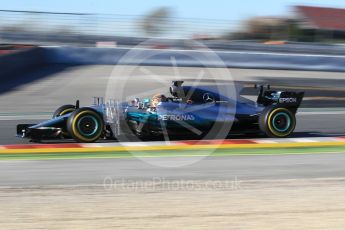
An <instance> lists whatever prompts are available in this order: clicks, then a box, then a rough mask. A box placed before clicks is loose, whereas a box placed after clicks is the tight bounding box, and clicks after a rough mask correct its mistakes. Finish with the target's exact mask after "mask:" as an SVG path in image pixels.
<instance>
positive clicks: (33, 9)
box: [0, 0, 345, 48]
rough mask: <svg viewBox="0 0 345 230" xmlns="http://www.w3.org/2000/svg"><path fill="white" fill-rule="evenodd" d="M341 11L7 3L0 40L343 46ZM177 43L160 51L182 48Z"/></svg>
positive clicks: (259, 5)
mask: <svg viewBox="0 0 345 230" xmlns="http://www.w3.org/2000/svg"><path fill="white" fill-rule="evenodd" d="M330 7H331V8H330ZM342 7H343V8H344V7H345V5H344V2H343V1H341V0H331V1H327V2H324V1H310V0H309V1H300V2H297V3H296V1H291V0H281V1H274V0H263V1H241V2H231V1H222V0H217V1H202V2H201V1H195V0H192V1H182V2H181V1H179V2H176V1H170V0H169V1H145V2H141V1H105V0H103V1H97V2H96V1H90V0H89V1H81V0H76V1H65V0H62V1H57V2H49V1H39V0H34V1H25V2H23V1H19V0H14V1H6V2H2V3H1V7H0V41H1V42H2V43H25V44H39V45H42V44H44V45H52V44H54V45H56V44H59V45H61V44H74V45H82V46H95V45H96V44H97V42H98V43H99V42H106V41H107V42H112V43H106V44H108V45H111V44H113V45H115V46H116V45H134V44H136V43H138V42H139V41H142V39H144V38H148V37H156V38H167V39H199V40H213V41H219V40H221V41H222V42H219V43H217V44H218V46H217V47H216V48H225V47H226V45H227V44H228V42H230V41H234V40H241V41H250V42H267V41H271V40H279V41H284V42H322V43H342V42H344V40H345V32H344V31H345V22H344V21H345V16H344V14H345V13H344V12H345V10H344V9H342ZM171 42H172V41H170V42H168V44H161V45H164V46H169V45H171V46H173V45H175V46H176V45H178V44H179V43H178V44H175V43H173V44H172V43H171ZM175 42H176V41H175ZM180 42H181V41H180ZM100 44H104V43H100ZM212 44H213V43H212ZM157 45H158V46H159V45H160V44H157ZM180 45H183V44H180Z"/></svg>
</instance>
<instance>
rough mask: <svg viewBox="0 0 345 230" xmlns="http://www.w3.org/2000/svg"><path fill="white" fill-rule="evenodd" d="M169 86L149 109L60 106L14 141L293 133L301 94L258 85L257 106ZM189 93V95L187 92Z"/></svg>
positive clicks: (21, 129)
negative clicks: (20, 139) (167, 91)
mask: <svg viewBox="0 0 345 230" xmlns="http://www.w3.org/2000/svg"><path fill="white" fill-rule="evenodd" d="M182 84H183V81H173V85H172V86H171V87H170V94H171V96H170V97H165V96H164V98H162V100H161V101H160V102H159V103H158V104H157V106H155V107H154V108H153V107H152V106H151V105H152V104H151V103H152V101H150V100H149V99H143V100H140V99H138V98H136V99H134V100H132V101H131V102H123V103H117V102H115V101H110V102H107V103H104V102H103V100H102V98H96V100H95V102H94V104H93V105H91V106H87V107H81V108H80V106H79V101H77V102H76V104H75V105H63V106H61V107H60V108H58V109H57V110H56V111H55V113H54V114H53V116H52V118H51V119H49V120H46V121H43V122H41V123H39V124H19V125H17V136H19V137H23V138H29V139H31V140H32V141H36V142H39V141H41V140H49V139H74V140H75V141H77V142H95V141H97V140H99V139H119V137H121V136H123V135H124V136H126V135H127V136H128V135H132V136H136V137H139V138H140V139H145V140H147V139H150V138H153V137H158V136H164V135H169V136H189V137H190V136H191V135H194V136H196V137H197V138H201V137H205V136H207V137H208V138H217V137H219V136H217V135H218V134H220V133H222V134H225V136H226V135H228V134H231V133H241V134H242V133H243V134H246V133H262V134H265V135H266V136H269V137H287V136H289V135H290V134H291V133H292V132H293V131H294V129H295V126H296V118H295V114H296V112H297V109H298V107H299V106H300V104H301V101H302V99H303V96H304V92H288V91H274V90H270V87H269V86H267V87H265V86H259V87H257V88H258V89H259V95H258V97H257V100H256V101H251V100H249V99H244V98H240V99H238V100H234V99H232V98H229V97H226V96H224V95H221V94H219V93H217V92H214V91H210V90H208V89H205V88H202V87H193V86H182ZM190 92H192V93H190Z"/></svg>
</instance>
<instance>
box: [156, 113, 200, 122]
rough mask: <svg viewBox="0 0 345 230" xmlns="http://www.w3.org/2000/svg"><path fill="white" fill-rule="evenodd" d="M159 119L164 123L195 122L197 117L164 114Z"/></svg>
mask: <svg viewBox="0 0 345 230" xmlns="http://www.w3.org/2000/svg"><path fill="white" fill-rule="evenodd" d="M158 119H159V120H163V121H194V120H195V116H194V115H191V114H182V115H175V114H164V115H159V116H158Z"/></svg>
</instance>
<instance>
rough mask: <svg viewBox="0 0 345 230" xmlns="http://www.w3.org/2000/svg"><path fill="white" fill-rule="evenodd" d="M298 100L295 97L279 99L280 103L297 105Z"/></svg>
mask: <svg viewBox="0 0 345 230" xmlns="http://www.w3.org/2000/svg"><path fill="white" fill-rule="evenodd" d="M296 102H297V98H295V97H283V98H279V103H296Z"/></svg>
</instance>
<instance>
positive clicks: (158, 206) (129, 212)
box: [0, 178, 345, 230]
mask: <svg viewBox="0 0 345 230" xmlns="http://www.w3.org/2000/svg"><path fill="white" fill-rule="evenodd" d="M344 183H345V178H336V179H335V178H333V179H332V178H326V179H290V180H271V181H270V180H266V181H265V180H262V181H258V180H252V181H250V180H248V181H240V180H238V179H237V178H234V179H233V180H227V181H195V180H186V181H182V180H181V181H178V180H172V181H165V180H164V179H159V178H155V179H153V180H152V181H135V180H132V181H131V180H126V181H121V180H119V181H114V180H111V179H109V180H108V181H107V179H105V184H104V185H99V186H87V187H83V186H51V187H32V188H25V189H23V188H1V189H0V202H1V205H2V208H1V209H0V225H1V229H198V230H199V229H246V230H247V229H280V230H283V229H310V230H311V229H343V228H344V226H345V219H344V214H345V195H344V194H345V186H344Z"/></svg>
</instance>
